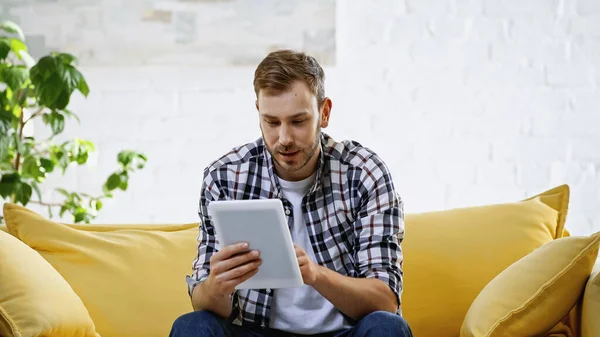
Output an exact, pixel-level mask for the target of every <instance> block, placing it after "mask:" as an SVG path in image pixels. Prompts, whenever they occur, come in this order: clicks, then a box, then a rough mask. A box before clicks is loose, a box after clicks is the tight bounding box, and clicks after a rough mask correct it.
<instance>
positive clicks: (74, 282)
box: [4, 204, 198, 337]
mask: <svg viewBox="0 0 600 337" xmlns="http://www.w3.org/2000/svg"><path fill="white" fill-rule="evenodd" d="M4 216H5V217H6V225H7V227H8V230H9V231H10V233H11V234H13V235H15V236H17V237H18V238H19V239H21V240H22V241H23V242H25V243H26V244H27V245H28V246H30V247H32V248H33V249H35V250H37V251H38V252H39V253H40V254H41V255H42V256H43V257H44V258H45V259H46V260H47V261H48V262H50V264H51V265H52V266H53V267H54V268H55V269H56V270H58V272H60V274H61V275H62V276H63V277H64V278H65V280H67V282H69V284H70V285H71V287H72V288H73V290H74V291H75V292H76V293H77V294H78V295H79V297H80V298H81V300H82V301H83V303H84V304H85V306H86V307H87V309H88V311H89V313H90V316H91V317H92V319H93V321H94V323H95V324H96V330H97V331H98V333H100V334H101V335H102V337H122V336H145V337H152V336H161V337H163V336H167V335H168V334H169V331H170V329H171V326H172V324H173V321H174V320H175V319H176V318H177V317H178V316H180V315H182V314H184V313H186V312H190V311H192V306H191V301H190V298H189V296H188V294H187V287H186V283H185V275H186V274H188V273H189V270H190V267H191V262H190V261H192V260H193V258H194V257H195V255H196V252H197V248H196V247H197V241H196V237H197V235H198V225H197V224H188V225H165V226H158V225H148V226H142V225H136V226H115V225H113V226H92V225H70V226H66V225H63V224H58V223H55V222H52V221H50V220H47V219H45V218H43V217H42V216H40V215H38V214H36V213H34V212H32V211H30V210H28V209H26V208H23V207H20V206H17V205H14V204H6V205H5V207H4Z"/></svg>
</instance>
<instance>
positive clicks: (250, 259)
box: [205, 243, 261, 297]
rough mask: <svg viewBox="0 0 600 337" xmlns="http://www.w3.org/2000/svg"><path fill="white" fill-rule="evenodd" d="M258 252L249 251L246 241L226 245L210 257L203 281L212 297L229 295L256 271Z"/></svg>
mask: <svg viewBox="0 0 600 337" xmlns="http://www.w3.org/2000/svg"><path fill="white" fill-rule="evenodd" d="M260 264H261V260H260V259H259V252H258V251H256V250H254V251H249V250H248V244H247V243H239V244H235V245H230V246H226V247H224V248H223V249H221V250H220V251H218V252H217V253H215V254H214V255H213V256H211V258H210V274H209V276H208V279H207V280H206V282H205V286H206V287H207V288H208V290H209V293H210V295H211V296H213V297H229V296H231V294H233V292H234V291H235V287H236V286H237V285H238V284H240V283H242V282H244V281H246V280H247V279H249V278H251V277H252V276H254V275H255V274H256V273H257V272H258V266H260Z"/></svg>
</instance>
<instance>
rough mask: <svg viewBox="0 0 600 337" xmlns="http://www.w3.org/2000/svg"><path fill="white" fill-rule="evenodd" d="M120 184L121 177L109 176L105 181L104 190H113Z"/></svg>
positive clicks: (115, 174) (114, 174) (116, 175)
mask: <svg viewBox="0 0 600 337" xmlns="http://www.w3.org/2000/svg"><path fill="white" fill-rule="evenodd" d="M120 184H121V177H120V176H119V175H118V174H117V173H113V174H111V175H110V176H109V177H108V179H107V180H106V188H107V189H108V190H109V191H112V190H114V189H115V188H117V187H119V185H120Z"/></svg>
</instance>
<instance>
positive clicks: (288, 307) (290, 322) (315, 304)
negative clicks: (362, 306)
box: [269, 174, 351, 335]
mask: <svg viewBox="0 0 600 337" xmlns="http://www.w3.org/2000/svg"><path fill="white" fill-rule="evenodd" d="M314 180H315V174H313V175H312V176H310V177H308V178H306V179H304V180H301V181H285V180H283V179H281V178H279V182H280V185H281V189H282V192H283V196H284V197H285V198H286V199H287V200H288V201H289V202H290V203H291V204H292V207H293V209H292V213H290V216H293V218H294V224H293V226H292V230H291V234H292V240H293V241H294V243H295V244H297V245H299V246H300V247H302V249H304V250H305V251H306V253H307V254H308V256H309V257H310V259H311V260H312V261H313V262H315V263H316V261H317V260H316V258H315V253H314V251H313V249H312V245H311V242H310V238H309V236H308V231H307V229H306V223H305V222H304V214H303V213H302V198H304V195H305V194H306V193H307V192H308V190H309V189H310V187H311V186H312V184H313V182H314ZM270 316H271V317H270V324H269V325H270V328H273V329H278V330H284V331H288V332H292V333H298V334H305V335H310V334H317V333H324V332H329V331H337V330H342V329H348V328H350V327H351V325H350V324H349V323H348V322H347V321H346V320H345V318H344V316H343V315H342V314H341V313H340V312H339V311H338V310H337V309H336V308H335V307H334V306H333V304H331V302H329V301H328V300H327V299H325V297H323V296H322V295H321V294H320V293H319V292H318V291H316V290H315V289H314V288H313V287H311V286H308V285H306V284H305V285H303V286H302V287H300V288H288V289H275V290H274V295H273V301H272V304H271V315H270Z"/></svg>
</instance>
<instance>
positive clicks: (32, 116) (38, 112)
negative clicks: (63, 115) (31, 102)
mask: <svg viewBox="0 0 600 337" xmlns="http://www.w3.org/2000/svg"><path fill="white" fill-rule="evenodd" d="M43 110H44V107H41V108H39V109H38V111H36V112H35V113H34V114H33V115H31V116H30V117H29V118H27V120H25V122H23V127H25V124H27V123H28V122H29V121H30V120H32V119H34V118H35V117H37V116H39V115H41V114H42V111H43ZM21 114H22V113H21Z"/></svg>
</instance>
